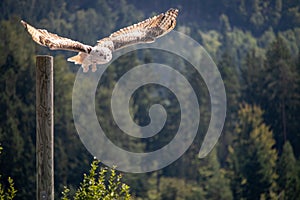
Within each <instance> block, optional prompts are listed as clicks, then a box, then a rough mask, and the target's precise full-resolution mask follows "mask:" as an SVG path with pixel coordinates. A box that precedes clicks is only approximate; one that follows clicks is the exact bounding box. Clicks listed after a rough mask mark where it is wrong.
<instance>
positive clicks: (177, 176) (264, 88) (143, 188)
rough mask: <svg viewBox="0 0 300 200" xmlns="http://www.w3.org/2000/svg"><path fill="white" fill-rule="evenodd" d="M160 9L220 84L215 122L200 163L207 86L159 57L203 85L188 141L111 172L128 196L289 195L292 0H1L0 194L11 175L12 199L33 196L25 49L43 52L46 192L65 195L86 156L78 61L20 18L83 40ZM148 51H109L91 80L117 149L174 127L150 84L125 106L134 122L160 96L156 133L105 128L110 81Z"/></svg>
mask: <svg viewBox="0 0 300 200" xmlns="http://www.w3.org/2000/svg"><path fill="white" fill-rule="evenodd" d="M169 8H177V9H179V16H178V18H177V25H176V28H175V30H176V31H178V32H181V33H184V34H186V35H188V36H190V37H191V38H193V39H194V40H195V41H197V42H198V43H200V44H201V45H202V46H203V47H204V49H205V50H206V51H207V52H208V53H209V55H210V56H211V58H212V59H213V61H214V62H215V63H216V66H217V67H218V70H219V71H220V73H221V76H222V79H223V82H224V85H225V90H226V96H227V105H226V107H227V111H226V121H225V124H224V128H223V130H222V135H221V137H220V138H219V140H218V143H217V145H216V146H215V147H214V148H213V150H212V151H211V152H210V153H209V154H208V156H207V157H205V158H202V159H199V158H198V152H199V150H200V145H199V144H201V142H202V141H203V137H204V134H205V132H206V130H207V129H208V124H209V120H210V116H211V113H210V109H209V108H210V104H211V102H210V99H209V94H208V90H207V88H206V86H205V83H204V82H203V80H202V79H201V76H199V75H197V76H195V70H194V69H193V68H192V67H191V66H190V65H189V63H185V62H184V61H182V60H181V61H180V60H179V61H177V60H176V59H175V58H174V57H170V60H171V62H174V63H176V62H181V63H184V65H185V66H184V68H183V69H178V70H179V71H181V72H182V74H184V75H185V76H186V77H188V80H189V81H190V82H191V85H196V86H197V85H198V86H199V85H201V86H202V87H201V88H196V90H197V91H198V92H199V93H200V94H201V95H198V96H197V97H198V100H199V107H200V108H199V109H200V110H201V120H200V126H199V129H198V133H197V136H196V138H195V140H194V142H193V143H192V145H191V146H190V147H189V149H188V150H187V151H186V152H185V153H184V154H183V155H182V156H181V157H180V158H179V159H178V160H176V161H175V162H173V163H172V164H170V165H169V166H167V167H165V168H163V169H160V170H157V171H153V172H147V173H126V172H117V173H121V174H122V181H124V182H125V183H126V184H127V185H128V186H129V188H130V194H131V196H132V197H131V198H132V199H146V200H183V199H188V200H192V199H194V200H201V199H207V200H228V199H234V200H238V199H251V200H252V199H261V200H265V199H282V200H283V199H284V200H296V199H299V198H300V123H299V121H300V114H299V113H300V2H299V1H298V0H272V1H271V0H252V1H246V0H227V1H226V0H189V1H180V0H160V1H141V0H120V1H115V0H111V1H108V0H85V1H82V0H47V1H44V0H43V1H42V0H18V1H17V0H1V2H0V71H1V73H0V151H1V153H0V183H1V184H0V196H1V191H2V190H1V187H3V188H4V189H5V190H8V189H9V185H10V182H11V179H13V182H14V187H15V189H16V190H17V192H16V197H15V198H16V199H24V200H27V199H28V200H29V199H34V198H35V197H36V154H35V151H36V147H35V142H36V115H35V101H36V97H35V57H36V55H42V54H46V55H51V56H53V57H54V92H55V93H54V105H55V108H54V121H55V125H54V140H55V142H54V165H55V169H54V172H55V174H54V180H55V199H61V198H62V192H63V191H64V186H67V187H68V188H69V190H70V191H69V192H70V193H71V194H74V193H75V191H76V189H77V188H78V187H79V183H80V182H81V181H82V179H83V174H84V173H87V172H88V170H89V169H90V166H91V162H92V161H93V155H91V154H90V152H89V151H88V150H87V149H86V148H85V146H84V145H83V144H82V142H81V140H80V138H79V136H78V133H77V131H76V128H75V125H74V119H73V115H72V92H73V85H74V81H75V78H76V73H77V71H78V70H79V66H78V65H74V64H73V63H70V62H67V58H68V57H70V56H72V55H73V53H72V52H66V51H50V50H49V49H48V48H45V47H41V46H39V45H37V44H36V43H34V42H33V41H32V39H31V38H30V36H29V35H28V34H27V33H26V31H25V30H24V27H23V26H22V25H21V24H20V20H21V19H23V20H25V21H27V22H28V23H30V24H32V25H35V26H36V27H39V28H45V29H47V30H49V31H50V32H54V33H57V34H59V35H61V36H66V37H69V38H72V39H75V40H78V41H81V42H84V43H86V44H91V45H92V44H95V42H96V41H97V40H98V39H101V38H103V37H106V36H108V35H109V34H110V33H112V32H114V31H116V30H118V29H120V28H122V27H126V26H128V25H131V24H133V23H137V22H139V21H141V20H143V19H146V18H148V17H151V16H153V15H155V14H159V13H162V12H165V11H166V10H168V9H169ZM164 37H167V35H166V36H164ZM157 53H158V54H163V53H164V52H155V51H154V52H151V51H150V52H141V53H140V52H132V53H128V54H126V55H123V56H121V57H119V58H118V59H117V60H116V62H114V63H112V64H111V65H110V66H109V67H108V69H107V71H105V73H104V76H103V77H102V78H101V80H100V83H99V87H98V88H97V93H96V100H95V101H96V111H97V117H98V120H99V122H101V124H102V126H103V129H104V131H106V132H108V135H109V138H110V139H111V140H112V141H113V142H114V143H116V144H119V145H120V146H122V144H124V142H123V141H126V145H125V146H124V147H123V148H126V149H128V150H131V151H133V152H149V151H153V150H155V149H158V148H161V147H162V146H164V145H165V144H167V143H168V142H170V141H171V140H172V138H173V137H174V135H173V133H174V130H177V129H178V121H179V119H180V118H179V117H180V107H179V105H178V101H177V100H176V98H175V97H174V95H173V94H172V93H171V92H170V91H169V90H167V89H166V88H159V86H157V85H147V86H145V87H141V88H140V89H139V90H138V91H137V92H135V93H134V96H133V97H132V99H131V108H130V110H131V112H132V118H133V120H134V121H135V122H136V123H137V124H139V125H141V126H143V125H146V124H148V123H149V116H148V114H147V113H148V111H149V107H150V106H151V105H153V104H157V103H159V104H162V105H163V106H164V107H165V108H166V111H167V113H168V115H171V116H175V117H174V118H171V119H169V118H168V121H167V122H168V123H166V124H165V127H164V129H163V134H159V135H158V136H154V137H153V138H149V140H137V139H136V138H133V137H129V136H128V135H126V134H122V131H121V130H120V129H119V128H118V127H116V125H115V123H114V119H113V116H112V113H111V109H110V104H111V102H110V98H111V94H112V90H113V88H114V86H115V84H116V82H117V81H118V80H119V79H120V77H121V76H122V75H123V74H124V73H125V72H126V71H128V70H130V69H131V68H133V67H135V66H137V65H140V64H147V63H151V62H152V61H153V60H154V59H155V54H157ZM167 56H172V55H167ZM157 90H159V93H157V92H156V91H157ZM182 92H185V90H184V88H183V90H182ZM157 94H159V95H157ZM139 99H143V101H139ZM100 161H101V160H100ZM9 177H11V178H9ZM0 199H1V198H0Z"/></svg>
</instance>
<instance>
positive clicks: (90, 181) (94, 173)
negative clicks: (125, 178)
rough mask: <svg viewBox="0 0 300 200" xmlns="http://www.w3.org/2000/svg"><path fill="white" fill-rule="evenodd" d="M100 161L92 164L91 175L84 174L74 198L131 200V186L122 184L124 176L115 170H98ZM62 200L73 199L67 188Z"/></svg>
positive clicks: (81, 199) (75, 199) (80, 199)
mask: <svg viewBox="0 0 300 200" xmlns="http://www.w3.org/2000/svg"><path fill="white" fill-rule="evenodd" d="M99 163H100V161H98V160H94V161H93V162H92V164H91V169H90V171H89V174H88V175H86V174H84V176H83V181H82V182H81V183H80V187H79V189H78V190H77V191H76V193H75V195H74V196H73V199H74V200H83V199H84V200H94V199H104V200H111V199H123V200H129V199H131V195H130V193H129V186H128V185H126V184H125V183H122V182H121V178H122V175H121V174H117V173H116V171H115V169H114V168H113V169H110V170H109V169H108V168H101V169H100V170H98V167H99ZM62 194H63V197H62V198H61V199H62V200H69V199H71V198H70V197H69V196H70V189H69V188H67V187H65V189H64V191H63V192H62Z"/></svg>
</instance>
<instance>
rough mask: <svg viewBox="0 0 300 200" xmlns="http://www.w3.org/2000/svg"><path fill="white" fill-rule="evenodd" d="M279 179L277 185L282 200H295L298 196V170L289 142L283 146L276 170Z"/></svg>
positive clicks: (299, 184) (299, 183)
mask: <svg viewBox="0 0 300 200" xmlns="http://www.w3.org/2000/svg"><path fill="white" fill-rule="evenodd" d="M277 171H278V174H279V178H278V185H279V188H280V190H281V191H280V193H281V194H282V196H283V198H282V199H284V200H288V199H297V198H298V197H299V196H300V177H299V168H298V166H297V163H296V158H295V156H294V152H293V147H292V146H291V144H290V142H288V141H287V142H286V143H285V144H284V146H283V152H282V155H281V156H280V158H279V162H278V168H277Z"/></svg>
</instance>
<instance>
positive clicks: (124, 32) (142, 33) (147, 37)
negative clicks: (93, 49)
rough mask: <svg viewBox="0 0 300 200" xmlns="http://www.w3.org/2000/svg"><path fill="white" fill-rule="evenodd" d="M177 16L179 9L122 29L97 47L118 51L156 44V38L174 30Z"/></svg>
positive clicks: (103, 40)
mask: <svg viewBox="0 0 300 200" xmlns="http://www.w3.org/2000/svg"><path fill="white" fill-rule="evenodd" d="M177 15H178V10H177V9H169V10H168V11H167V12H165V13H162V14H160V15H157V16H154V17H151V18H149V19H146V20H144V21H142V22H140V23H137V24H134V25H131V26H128V27H126V28H123V29H120V30H119V31H116V32H114V33H112V34H111V35H110V36H109V37H106V38H103V39H102V40H99V41H98V43H97V45H99V46H105V47H108V48H110V49H111V50H118V49H121V48H123V47H126V46H129V45H133V44H137V43H151V42H154V41H155V39H156V38H158V37H161V36H163V35H165V34H167V33H168V32H170V31H171V30H173V29H174V27H175V26H176V18H177Z"/></svg>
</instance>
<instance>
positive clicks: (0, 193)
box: [0, 146, 17, 200]
mask: <svg viewBox="0 0 300 200" xmlns="http://www.w3.org/2000/svg"><path fill="white" fill-rule="evenodd" d="M2 149H3V148H2V147H1V146H0V154H1V151H2ZM0 178H1V175H0ZM16 193H17V190H16V189H15V188H14V181H13V179H12V178H11V177H8V188H7V191H6V189H5V187H4V185H3V184H2V183H1V182H0V200H11V199H13V198H14V197H15V196H16Z"/></svg>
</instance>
